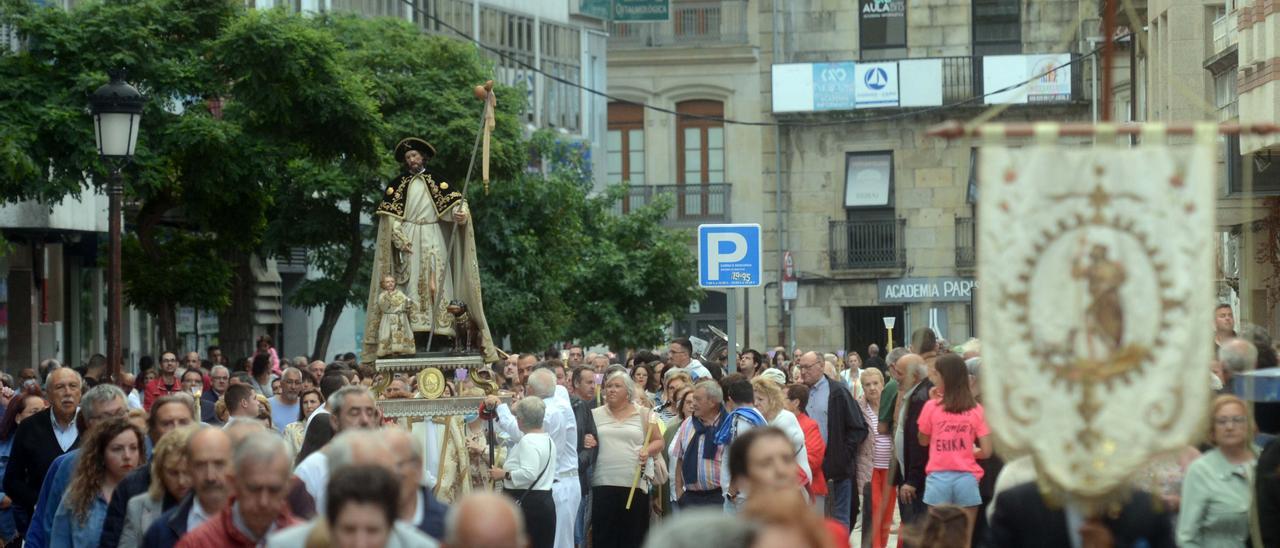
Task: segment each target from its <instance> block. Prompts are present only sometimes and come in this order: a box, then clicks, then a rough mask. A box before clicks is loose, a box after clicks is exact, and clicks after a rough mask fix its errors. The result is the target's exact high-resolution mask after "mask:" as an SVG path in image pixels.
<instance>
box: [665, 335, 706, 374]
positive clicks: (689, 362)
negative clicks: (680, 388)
mask: <svg viewBox="0 0 1280 548" xmlns="http://www.w3.org/2000/svg"><path fill="white" fill-rule="evenodd" d="M667 363H668V364H670V365H672V366H675V367H679V368H681V369H684V370H686V371H688V372H689V376H690V377H693V380H694V382H697V381H698V380H700V379H709V378H711V370H709V369H707V366H705V365H702V362H700V361H698V360H695V359H693V343H690V342H689V339H686V338H684V337H681V338H679V339H675V340H673V341H671V344H669V345H667Z"/></svg>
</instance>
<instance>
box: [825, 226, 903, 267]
mask: <svg viewBox="0 0 1280 548" xmlns="http://www.w3.org/2000/svg"><path fill="white" fill-rule="evenodd" d="M906 229H907V220H906V219H889V220H884V221H831V223H830V233H831V269H832V270H858V269H872V268H905V267H906V266H907V252H906V246H905V245H904V244H905V243H906V242H905V240H906V238H905V236H904V235H905V233H906Z"/></svg>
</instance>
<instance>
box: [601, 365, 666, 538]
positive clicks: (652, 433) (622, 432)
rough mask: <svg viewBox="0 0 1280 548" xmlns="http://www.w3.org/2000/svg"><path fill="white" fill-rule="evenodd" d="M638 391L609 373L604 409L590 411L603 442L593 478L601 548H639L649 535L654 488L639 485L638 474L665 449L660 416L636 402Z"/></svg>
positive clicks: (622, 377) (628, 381)
mask: <svg viewBox="0 0 1280 548" xmlns="http://www.w3.org/2000/svg"><path fill="white" fill-rule="evenodd" d="M640 390H641V389H640V387H639V386H636V384H635V382H634V381H632V380H631V378H629V377H628V376H627V374H626V373H623V372H616V373H613V374H610V375H609V378H608V380H606V381H605V383H604V405H602V406H600V407H597V408H595V409H594V410H592V412H591V414H592V417H593V418H594V419H595V423H596V432H597V434H598V437H599V441H600V453H599V454H598V455H597V456H596V464H595V468H594V471H593V472H592V475H591V525H592V545H593V546H596V547H597V548H639V547H640V546H641V544H643V543H644V539H645V536H646V535H647V534H648V532H649V513H650V503H649V489H650V485H649V481H648V480H647V479H642V480H639V481H638V482H637V479H636V472H637V470H642V469H643V470H652V469H651V468H647V467H649V466H653V464H651V463H650V462H649V459H651V458H652V457H653V456H654V455H656V454H658V453H659V452H661V451H662V445H663V444H662V433H661V432H660V431H659V426H658V415H657V414H656V413H654V412H653V410H651V409H649V408H647V407H643V406H639V405H636V404H635V403H633V402H634V401H635V399H636V396H637V395H638V394H639V393H640ZM642 467H645V468H642ZM632 485H636V488H635V492H634V493H633V492H632V491H631V486H632ZM628 497H631V500H630V502H631V507H630V508H628V507H627V502H628Z"/></svg>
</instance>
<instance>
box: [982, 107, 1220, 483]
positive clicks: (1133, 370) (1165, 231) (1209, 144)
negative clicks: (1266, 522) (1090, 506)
mask: <svg viewBox="0 0 1280 548" xmlns="http://www.w3.org/2000/svg"><path fill="white" fill-rule="evenodd" d="M1041 129H1042V131H1039V132H1038V134H1040V135H1042V137H1040V138H1038V139H1037V140H1036V141H1035V142H1033V143H1031V144H1029V145H1028V146H1026V147H1023V148H1018V149H1011V148H1009V147H1008V146H1006V145H1004V144H1002V143H990V144H986V145H984V146H983V147H982V149H981V152H980V154H981V156H980V161H979V169H980V171H979V174H980V185H981V187H980V190H979V195H980V199H979V201H978V204H979V219H981V221H980V223H979V224H978V226H979V235H978V242H979V243H978V250H979V257H978V261H979V267H978V268H979V275H978V277H979V285H980V287H981V289H980V290H979V291H978V313H979V327H980V331H979V332H980V333H981V334H982V342H983V344H982V349H983V365H984V369H985V370H984V373H983V375H982V381H983V387H982V388H983V393H984V394H985V397H984V398H983V400H984V402H983V405H984V407H985V410H986V414H987V419H988V421H989V422H990V424H991V430H992V432H993V433H995V435H996V437H997V439H998V440H999V441H1000V443H1001V444H1002V445H1001V446H1002V447H1003V448H1005V449H1011V450H1012V452H1013V453H1014V454H1023V453H1030V454H1031V455H1032V456H1033V457H1034V459H1035V461H1036V463H1037V467H1038V469H1039V472H1040V478H1041V480H1043V481H1046V482H1047V483H1048V484H1049V485H1050V486H1052V487H1054V488H1056V489H1059V490H1062V491H1065V492H1067V493H1070V494H1071V495H1073V496H1076V497H1081V498H1085V499H1090V498H1099V497H1104V496H1106V495H1107V494H1108V493H1111V492H1112V491H1113V490H1114V489H1115V488H1117V487H1121V486H1123V485H1127V484H1128V482H1129V481H1130V479H1131V477H1130V474H1131V473H1133V472H1134V471H1135V470H1137V469H1138V468H1139V467H1141V466H1142V465H1143V464H1144V463H1145V462H1146V461H1147V460H1148V459H1149V458H1150V457H1151V456H1153V455H1155V454H1157V453H1160V452H1163V451H1167V450H1171V449H1175V448H1180V447H1182V446H1184V445H1187V444H1188V443H1191V442H1192V440H1193V438H1195V437H1196V436H1199V435H1200V434H1202V433H1203V431H1204V430H1203V429H1204V416H1205V414H1206V412H1207V407H1208V401H1209V380H1208V379H1209V360H1210V359H1211V355H1212V349H1211V344H1210V341H1211V337H1212V313H1213V312H1212V311H1213V305H1214V301H1213V299H1214V297H1213V295H1214V293H1213V285H1212V281H1213V261H1214V256H1215V255H1214V250H1215V243H1214V238H1213V236H1214V220H1213V217H1214V193H1213V188H1214V169H1215V166H1216V162H1215V159H1214V150H1215V148H1214V146H1215V142H1216V141H1215V139H1216V137H1217V134H1216V127H1215V126H1213V125H1206V126H1203V127H1198V128H1197V134H1196V138H1195V139H1194V141H1193V142H1190V143H1187V144H1174V145H1170V144H1165V142H1164V134H1163V131H1162V130H1161V129H1160V128H1159V127H1158V126H1154V127H1152V128H1151V130H1150V131H1148V132H1147V133H1146V134H1145V135H1144V139H1143V142H1144V144H1142V145H1139V146H1137V147H1132V148H1129V147H1123V146H1106V145H1094V146H1082V145H1068V144H1060V143H1058V142H1057V138H1056V133H1055V131H1054V128H1053V127H1052V126H1046V127H1043V128H1041ZM988 133H990V132H988ZM995 133H998V131H997V132H995ZM1112 137H1114V134H1112ZM1102 140H1105V139H1102ZM1112 140H1114V139H1112Z"/></svg>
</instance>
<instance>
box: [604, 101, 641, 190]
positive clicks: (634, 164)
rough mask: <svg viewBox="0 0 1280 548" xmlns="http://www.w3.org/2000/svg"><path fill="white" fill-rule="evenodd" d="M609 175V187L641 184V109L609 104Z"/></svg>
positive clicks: (625, 104)
mask: <svg viewBox="0 0 1280 548" xmlns="http://www.w3.org/2000/svg"><path fill="white" fill-rule="evenodd" d="M606 140H607V145H606V146H607V148H608V160H607V161H608V170H607V171H608V173H607V181H608V182H609V183H610V184H617V183H630V184H631V185H633V186H640V185H643V184H644V107H641V106H640V105H633V104H630V103H609V133H608V137H607V138H606Z"/></svg>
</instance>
